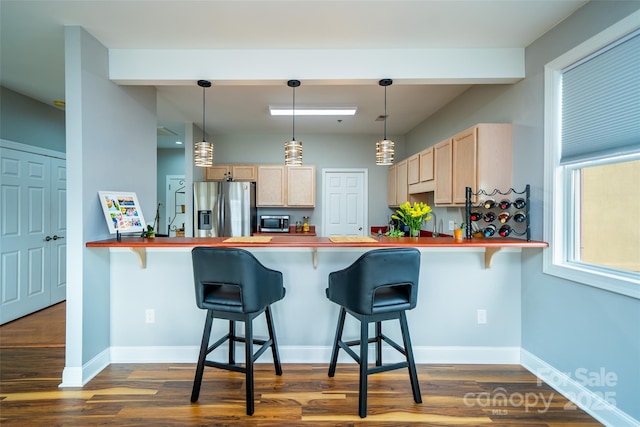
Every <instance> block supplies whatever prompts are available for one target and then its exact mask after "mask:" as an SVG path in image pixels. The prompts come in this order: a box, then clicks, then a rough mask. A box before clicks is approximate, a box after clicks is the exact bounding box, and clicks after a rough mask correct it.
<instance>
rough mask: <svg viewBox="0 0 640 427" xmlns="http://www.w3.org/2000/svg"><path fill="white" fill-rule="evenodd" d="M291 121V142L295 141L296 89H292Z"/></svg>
mask: <svg viewBox="0 0 640 427" xmlns="http://www.w3.org/2000/svg"><path fill="white" fill-rule="evenodd" d="M291 117H292V121H293V140H294V141H295V140H296V87H295V86H294V87H293V110H292V111H291Z"/></svg>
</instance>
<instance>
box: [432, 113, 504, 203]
mask: <svg viewBox="0 0 640 427" xmlns="http://www.w3.org/2000/svg"><path fill="white" fill-rule="evenodd" d="M511 156H512V131H511V125H510V124H501V123H500V124H494V123H483V124H478V125H476V126H473V127H471V128H469V129H466V130H464V131H462V132H459V133H458V134H456V135H454V136H453V137H452V138H450V139H447V140H445V141H443V142H441V143H439V144H436V145H435V146H434V164H435V195H434V203H435V204H436V205H440V206H463V205H464V204H465V188H466V187H471V189H472V190H473V192H477V191H478V190H480V189H482V190H486V191H493V190H494V189H496V188H497V189H501V190H503V191H506V190H508V189H509V188H511ZM474 202H475V201H474Z"/></svg>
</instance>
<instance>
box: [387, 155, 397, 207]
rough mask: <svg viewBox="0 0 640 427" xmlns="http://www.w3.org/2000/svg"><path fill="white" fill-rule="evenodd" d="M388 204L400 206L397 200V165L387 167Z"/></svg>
mask: <svg viewBox="0 0 640 427" xmlns="http://www.w3.org/2000/svg"><path fill="white" fill-rule="evenodd" d="M387 204H388V205H389V206H390V207H395V206H398V202H397V201H396V165H393V166H389V169H387Z"/></svg>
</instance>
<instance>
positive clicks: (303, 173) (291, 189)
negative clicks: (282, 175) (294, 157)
mask: <svg viewBox="0 0 640 427" xmlns="http://www.w3.org/2000/svg"><path fill="white" fill-rule="evenodd" d="M286 168H287V206H290V207H299V208H303V207H315V205H316V168H315V166H287V167H286Z"/></svg>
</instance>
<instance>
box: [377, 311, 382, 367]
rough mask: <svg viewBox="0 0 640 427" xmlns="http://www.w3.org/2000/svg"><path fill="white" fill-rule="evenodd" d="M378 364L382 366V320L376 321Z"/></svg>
mask: <svg viewBox="0 0 640 427" xmlns="http://www.w3.org/2000/svg"><path fill="white" fill-rule="evenodd" d="M376 366H382V322H376Z"/></svg>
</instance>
